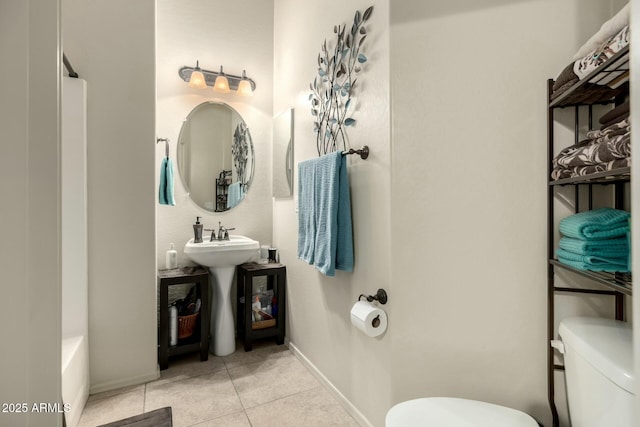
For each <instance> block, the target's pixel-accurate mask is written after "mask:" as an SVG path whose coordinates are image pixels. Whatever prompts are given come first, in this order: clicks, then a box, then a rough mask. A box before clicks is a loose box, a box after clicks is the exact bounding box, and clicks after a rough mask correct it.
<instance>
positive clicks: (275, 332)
mask: <svg viewBox="0 0 640 427" xmlns="http://www.w3.org/2000/svg"><path fill="white" fill-rule="evenodd" d="M259 276H266V287H265V289H264V291H267V292H266V293H265V292H263V293H260V291H256V289H255V287H254V280H253V279H254V278H256V277H259ZM236 277H237V280H238V310H237V327H238V336H239V337H240V338H241V339H242V340H243V341H244V350H245V351H251V350H252V348H253V341H254V340H256V339H262V338H270V337H275V338H276V343H278V344H284V333H285V307H286V302H287V300H286V282H287V267H285V266H284V265H283V264H279V263H269V264H255V263H246V264H242V265H239V266H238V267H237V271H236ZM269 291H271V292H269ZM271 293H272V294H273V295H271ZM265 294H267V295H268V296H265ZM256 297H257V298H258V300H260V301H261V305H262V306H261V309H260V312H259V313H258V317H257V318H256V317H255V316H256V313H255V312H254V310H253V307H252V304H253V303H254V302H255V301H256ZM269 300H270V301H269ZM269 311H271V312H270V313H269Z"/></svg>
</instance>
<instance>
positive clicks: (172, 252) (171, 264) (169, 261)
mask: <svg viewBox="0 0 640 427" xmlns="http://www.w3.org/2000/svg"><path fill="white" fill-rule="evenodd" d="M165 267H166V268H167V270H172V269H174V268H178V251H176V249H175V247H174V246H173V243H171V249H169V250H168V251H167V255H166V258H165Z"/></svg>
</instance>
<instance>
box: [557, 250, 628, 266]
mask: <svg viewBox="0 0 640 427" xmlns="http://www.w3.org/2000/svg"><path fill="white" fill-rule="evenodd" d="M556 256H557V257H558V259H562V260H565V261H573V262H578V263H582V264H585V265H586V264H590V265H592V266H601V265H602V266H616V268H617V270H616V271H628V270H629V264H628V257H627V256H626V254H624V255H623V256H619V257H612V256H600V255H581V254H575V253H573V252H569V251H565V250H564V249H558V250H557V251H556Z"/></svg>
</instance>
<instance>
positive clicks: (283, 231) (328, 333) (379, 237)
mask: <svg viewBox="0 0 640 427" xmlns="http://www.w3.org/2000/svg"><path fill="white" fill-rule="evenodd" d="M372 3H374V2H371V1H364V0H358V1H353V2H349V3H348V4H346V3H345V2H342V1H338V0H328V1H324V2H300V1H296V0H276V1H275V13H274V22H275V25H274V58H275V64H274V70H275V73H274V113H275V114H278V113H280V112H282V111H284V110H286V109H287V108H289V107H293V108H294V109H295V114H294V117H295V119H294V120H295V123H294V128H295V130H294V141H295V149H294V153H295V154H294V155H295V159H294V171H295V172H294V183H295V184H294V194H295V195H296V196H295V197H294V198H285V199H275V202H274V244H275V246H276V247H277V248H278V250H279V251H280V258H281V261H282V262H284V263H285V264H286V265H287V283H288V287H287V291H288V301H287V337H288V339H289V341H290V342H291V344H293V348H294V349H297V350H299V351H300V352H301V353H302V354H303V355H304V356H305V357H306V358H308V359H309V360H310V362H311V363H312V364H313V365H314V366H315V367H316V368H317V369H319V370H320V372H321V373H322V374H323V375H324V376H325V377H326V378H327V379H328V380H329V381H330V382H331V383H332V384H333V385H334V386H335V387H336V388H337V390H338V391H339V392H340V393H341V394H342V395H343V396H344V397H345V398H346V399H348V400H349V401H350V402H351V403H352V404H353V405H354V406H355V408H357V410H358V411H359V412H360V416H361V417H363V418H360V419H361V420H363V419H364V418H366V420H368V421H369V422H371V423H373V424H374V425H382V424H383V420H384V415H385V413H386V411H387V409H388V408H389V405H390V389H389V388H390V370H391V368H392V367H391V360H390V354H391V334H392V333H394V331H396V323H395V322H396V321H395V318H394V317H393V315H392V313H391V307H393V306H394V305H395V304H396V294H395V292H396V289H398V287H396V286H392V285H391V283H390V281H389V268H390V261H389V249H390V245H389V242H390V235H389V232H390V226H389V210H390V209H389V199H390V188H389V182H390V161H391V159H390V147H389V132H390V130H389V120H390V119H389V110H388V106H389V83H388V82H389V40H388V37H389V34H388V27H389V24H388V22H389V2H388V1H377V2H375V3H374V4H375V6H374V10H373V14H372V17H371V19H370V21H369V23H368V24H367V29H368V37H367V40H366V42H365V45H364V47H363V52H364V53H366V55H367V56H368V57H369V61H368V62H367V64H366V66H365V68H364V71H363V72H362V73H361V74H360V76H359V77H358V82H359V84H360V85H361V86H360V88H359V90H358V91H357V102H358V108H357V111H356V112H355V113H354V116H353V117H354V118H356V119H357V120H358V123H357V125H356V126H354V127H353V128H350V129H349V141H350V144H351V146H352V147H353V148H359V147H360V146H362V145H365V144H366V145H369V147H370V149H371V155H370V157H369V159H368V160H366V161H365V160H361V159H360V158H357V156H351V157H350V158H349V175H350V183H351V205H352V217H353V232H354V244H355V270H354V272H353V273H344V272H341V271H338V272H337V275H336V277H334V278H330V277H325V276H323V275H322V274H320V273H319V272H318V271H316V270H315V268H314V267H312V266H310V265H307V264H306V263H304V262H303V261H300V260H298V259H296V253H297V252H296V251H297V214H296V204H297V203H296V200H297V192H298V186H297V179H298V177H297V164H298V163H299V162H300V161H304V160H307V159H311V158H314V157H317V155H318V154H317V152H316V141H315V139H316V136H315V133H314V132H313V126H312V116H311V110H310V104H309V101H308V95H309V83H311V82H312V81H313V79H314V77H315V76H316V74H317V55H318V53H319V52H320V46H321V43H322V42H323V41H324V40H325V39H326V40H327V42H328V43H329V44H330V43H332V42H333V37H334V34H333V26H334V25H337V24H348V26H349V27H348V28H350V27H351V23H352V21H353V16H354V14H355V11H356V10H360V11H361V12H364V10H365V9H366V8H367V7H368V6H370V5H371V4H372ZM378 288H385V289H386V291H387V292H388V293H389V301H390V302H389V303H388V304H387V306H385V307H386V310H387V311H388V313H389V330H388V331H387V333H386V334H385V335H382V336H381V337H379V338H368V337H366V336H365V335H364V334H362V333H361V332H360V331H358V330H356V329H355V328H353V327H352V326H351V323H350V314H349V313H350V309H351V306H352V305H353V304H354V302H355V301H356V300H357V298H358V295H360V294H361V293H366V294H373V293H375V292H376V290H377V289H378ZM356 416H358V414H356ZM366 420H365V421H364V422H366Z"/></svg>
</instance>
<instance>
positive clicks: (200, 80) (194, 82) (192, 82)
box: [189, 61, 207, 89]
mask: <svg viewBox="0 0 640 427" xmlns="http://www.w3.org/2000/svg"><path fill="white" fill-rule="evenodd" d="M189 87H194V88H196V89H204V88H206V87H207V82H206V81H205V79H204V74H202V71H201V70H200V66H199V62H198V61H196V68H195V69H194V70H193V72H192V73H191V77H190V78H189Z"/></svg>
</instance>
